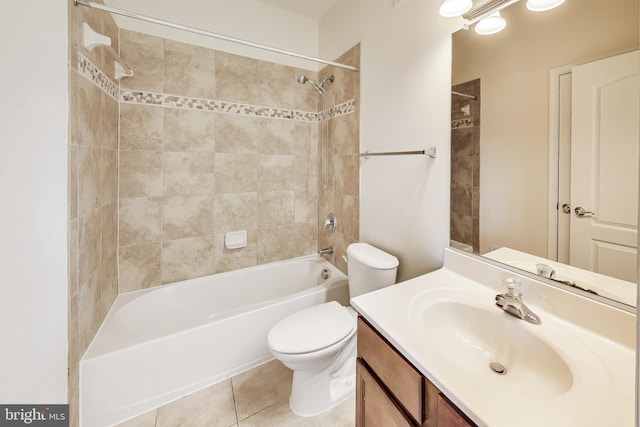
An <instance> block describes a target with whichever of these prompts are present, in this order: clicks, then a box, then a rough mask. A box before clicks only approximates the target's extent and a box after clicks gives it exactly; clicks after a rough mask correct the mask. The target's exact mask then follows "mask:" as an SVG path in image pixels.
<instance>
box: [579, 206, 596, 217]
mask: <svg viewBox="0 0 640 427" xmlns="http://www.w3.org/2000/svg"><path fill="white" fill-rule="evenodd" d="M574 212H575V213H576V215H578V216H587V217H590V216H594V215H595V212H590V211H588V210H586V209H585V208H583V207H582V206H578V207H577V208H575V210H574Z"/></svg>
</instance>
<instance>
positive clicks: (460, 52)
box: [453, 0, 638, 256]
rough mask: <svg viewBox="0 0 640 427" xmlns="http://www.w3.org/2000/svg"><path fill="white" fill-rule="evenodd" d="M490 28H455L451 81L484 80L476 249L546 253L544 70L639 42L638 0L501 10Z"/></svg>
mask: <svg viewBox="0 0 640 427" xmlns="http://www.w3.org/2000/svg"><path fill="white" fill-rule="evenodd" d="M503 16H504V17H505V19H506V20H507V28H506V29H505V30H504V31H502V32H500V33H498V34H496V35H493V36H485V37H482V36H478V35H477V34H476V33H475V32H474V31H472V30H469V31H459V32H457V33H455V34H454V36H453V45H454V49H453V84H454V85H455V84H459V83H462V82H466V81H469V80H473V79H476V78H480V79H481V81H482V126H481V143H480V145H481V150H480V151H481V159H480V163H481V167H480V183H481V184H480V187H481V188H480V194H481V196H480V198H481V203H480V235H481V236H480V240H481V242H480V251H481V252H486V251H488V250H492V249H494V248H496V247H500V246H509V247H512V248H515V249H519V250H523V251H526V252H529V253H532V254H535V255H539V256H546V255H547V201H548V169H549V166H548V154H549V153H548V140H549V128H548V121H549V117H548V107H549V97H548V94H549V70H551V69H553V68H556V67H559V66H563V65H568V64H577V63H582V62H586V61H589V60H592V59H595V58H600V57H603V56H610V55H612V54H613V53H616V52H621V51H626V50H630V49H634V48H637V46H638V2H637V1H636V0H616V1H614V2H602V1H599V0H581V1H573V2H565V3H564V4H563V5H562V6H560V7H558V8H556V9H553V10H551V11H547V12H544V13H533V12H530V11H528V10H527V9H526V8H525V2H519V3H516V4H515V5H513V6H511V7H509V8H507V9H506V10H505V11H503Z"/></svg>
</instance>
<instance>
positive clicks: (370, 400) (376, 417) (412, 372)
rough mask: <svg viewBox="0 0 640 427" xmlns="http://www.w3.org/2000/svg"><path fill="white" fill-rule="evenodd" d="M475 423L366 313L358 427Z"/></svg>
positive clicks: (440, 426)
mask: <svg viewBox="0 0 640 427" xmlns="http://www.w3.org/2000/svg"><path fill="white" fill-rule="evenodd" d="M399 426H402V427H414V426H423V427H473V426H475V424H473V423H472V422H471V421H469V420H468V419H467V418H466V417H465V415H464V414H463V413H462V412H460V410H459V409H458V408H456V407H455V406H454V405H453V404H452V403H451V402H450V401H449V400H447V398H446V397H445V396H444V395H443V394H442V393H441V392H440V391H439V390H438V389H437V388H436V387H435V386H434V385H433V384H431V382H429V380H427V379H426V378H425V377H424V376H422V374H421V373H420V372H419V371H418V370H417V369H416V368H414V367H413V365H412V364H411V363H410V362H409V361H407V360H406V359H405V358H404V357H403V356H402V355H401V354H400V353H399V352H398V351H397V350H396V349H395V348H394V347H393V346H392V345H391V344H390V343H389V342H387V341H386V340H385V339H384V338H383V337H382V336H381V335H380V334H378V332H376V330H375V329H374V328H373V327H371V325H369V324H368V323H367V322H366V320H364V319H363V318H362V317H359V318H358V363H357V370H356V427H399Z"/></svg>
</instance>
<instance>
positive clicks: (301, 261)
mask: <svg viewBox="0 0 640 427" xmlns="http://www.w3.org/2000/svg"><path fill="white" fill-rule="evenodd" d="M322 270H328V271H329V272H330V277H329V278H328V279H322V278H321V272H322ZM331 300H335V301H338V302H340V303H341V304H343V305H348V302H349V291H348V286H347V278H346V276H345V275H344V274H342V273H341V272H340V271H339V270H338V269H336V268H335V267H334V266H332V265H331V264H329V263H327V262H325V261H324V260H322V259H321V258H320V257H318V256H316V255H312V256H306V257H301V258H295V259H292V260H287V261H281V262H275V263H271V264H265V265H261V266H256V267H251V268H246V269H243V270H236V271H231V272H227V273H221V274H216V275H213V276H208V277H201V278H197V279H191V280H186V281H183V282H178V283H174V284H170V285H165V286H161V287H156V288H152V289H145V290H142V291H135V292H129V293H126V294H122V295H119V296H118V297H117V298H116V300H115V302H114V304H113V306H112V307H111V310H110V311H109V313H108V315H107V316H106V318H105V320H104V322H103V323H102V326H101V327H100V330H99V331H98V333H97V334H96V336H95V338H94V339H93V342H92V343H91V345H90V346H89V348H88V349H87V352H86V353H85V355H84V356H83V358H82V360H81V361H80V425H81V426H83V427H98V426H110V425H114V424H117V423H120V422H122V421H125V420H127V419H129V418H132V417H134V416H136V415H139V414H142V413H144V412H147V411H149V410H151V409H153V408H155V407H158V406H160V405H163V404H165V403H168V402H170V401H173V400H175V399H178V398H180V397H182V396H185V395H187V394H189V393H192V392H194V391H197V390H200V389H202V388H205V387H207V386H209V385H211V384H214V383H216V382H219V381H221V380H223V379H226V378H229V377H231V376H233V375H236V374H238V373H240V372H243V371H246V370H248V369H251V368H253V367H255V366H257V365H259V364H262V363H264V362H266V361H269V360H271V359H273V357H272V356H271V354H270V353H269V349H268V347H267V333H268V332H269V330H270V329H271V327H272V326H273V325H275V324H276V323H277V322H278V321H279V320H280V319H282V318H283V317H285V316H287V315H288V314H291V313H293V312H295V311H298V310H300V309H302V308H305V307H309V306H312V305H315V304H320V303H323V302H326V301H331Z"/></svg>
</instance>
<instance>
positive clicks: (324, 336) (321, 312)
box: [267, 301, 356, 354]
mask: <svg viewBox="0 0 640 427" xmlns="http://www.w3.org/2000/svg"><path fill="white" fill-rule="evenodd" d="M355 328H356V318H355V316H353V315H351V314H350V313H349V311H347V309H345V307H343V306H341V305H340V304H338V303H337V302H335V301H331V302H327V303H324V304H319V305H314V306H312V307H309V308H306V309H304V310H301V311H298V312H296V313H294V314H292V315H290V316H288V317H285V318H284V319H282V320H281V321H280V322H278V323H277V324H276V325H275V326H274V327H273V328H271V331H270V332H269V335H268V337H267V340H268V342H269V347H270V348H271V349H272V350H275V351H276V352H279V353H283V354H304V353H310V352H315V351H318V350H322V349H324V348H327V347H329V346H331V345H333V344H335V343H337V342H338V341H340V340H342V339H344V338H345V337H346V336H348V335H349V334H350V333H351V332H353V330H354V329H355Z"/></svg>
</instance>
